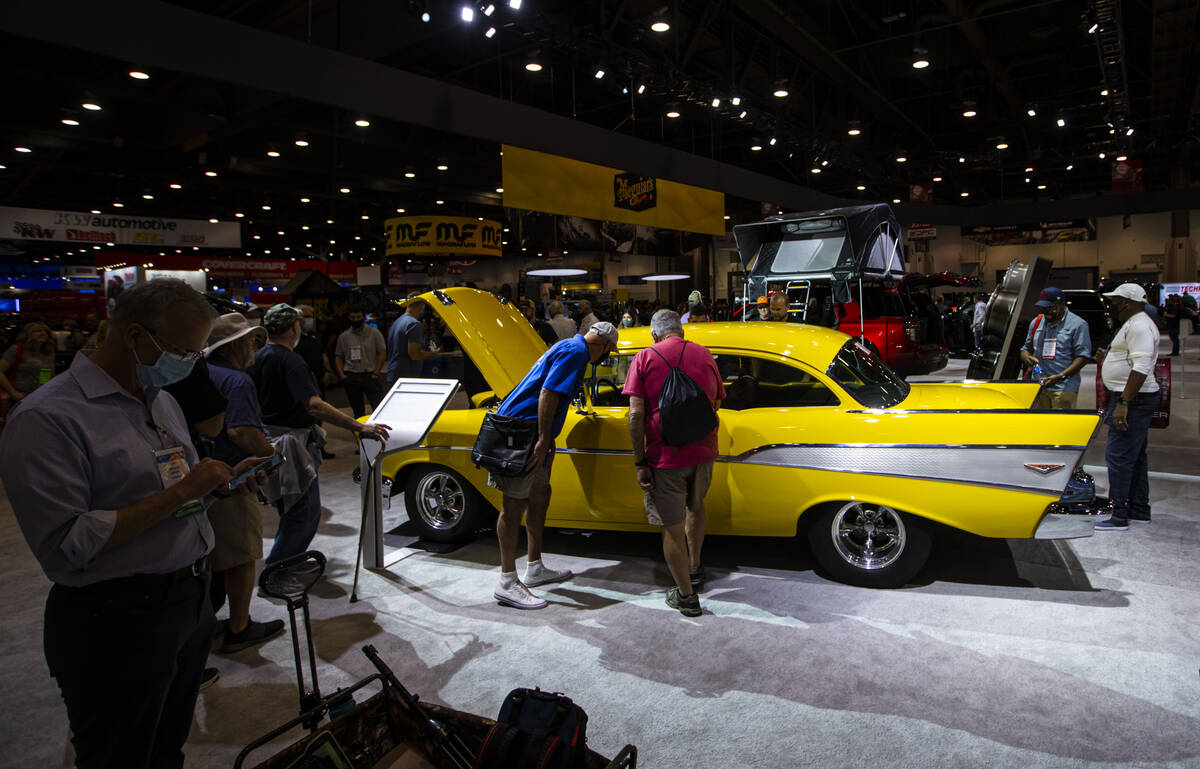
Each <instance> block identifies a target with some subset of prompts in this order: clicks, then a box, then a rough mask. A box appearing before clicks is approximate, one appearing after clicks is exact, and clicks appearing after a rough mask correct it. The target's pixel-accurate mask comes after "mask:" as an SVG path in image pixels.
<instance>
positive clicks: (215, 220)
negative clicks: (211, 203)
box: [208, 219, 221, 224]
mask: <svg viewBox="0 0 1200 769" xmlns="http://www.w3.org/2000/svg"><path fill="white" fill-rule="evenodd" d="M219 221H221V220H220V219H209V220H208V223H209V224H216V223H217V222H219Z"/></svg>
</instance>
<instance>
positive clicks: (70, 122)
mask: <svg viewBox="0 0 1200 769" xmlns="http://www.w3.org/2000/svg"><path fill="white" fill-rule="evenodd" d="M62 124H63V125H70V126H76V125H79V121H78V120H74V119H72V118H69V117H65V118H63V119H62Z"/></svg>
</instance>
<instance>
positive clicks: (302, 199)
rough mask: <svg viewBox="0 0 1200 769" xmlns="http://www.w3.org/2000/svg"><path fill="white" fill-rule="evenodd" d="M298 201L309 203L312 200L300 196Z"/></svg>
mask: <svg viewBox="0 0 1200 769" xmlns="http://www.w3.org/2000/svg"><path fill="white" fill-rule="evenodd" d="M300 202H301V203H311V202H312V198H300Z"/></svg>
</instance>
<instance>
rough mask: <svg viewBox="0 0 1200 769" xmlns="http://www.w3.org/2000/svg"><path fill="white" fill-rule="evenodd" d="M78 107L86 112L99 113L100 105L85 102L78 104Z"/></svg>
mask: <svg viewBox="0 0 1200 769" xmlns="http://www.w3.org/2000/svg"><path fill="white" fill-rule="evenodd" d="M79 106H80V107H83V108H84V109H86V110H90V111H91V112H99V111H100V105H99V104H97V103H96V102H94V101H85V102H84V103H83V104H80V105H79Z"/></svg>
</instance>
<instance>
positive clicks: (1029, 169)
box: [1025, 166, 1033, 174]
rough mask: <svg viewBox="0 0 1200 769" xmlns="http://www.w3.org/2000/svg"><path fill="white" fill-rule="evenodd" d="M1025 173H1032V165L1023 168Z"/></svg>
mask: <svg viewBox="0 0 1200 769" xmlns="http://www.w3.org/2000/svg"><path fill="white" fill-rule="evenodd" d="M1025 173H1027V174H1031V173H1033V166H1027V167H1026V168H1025Z"/></svg>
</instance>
